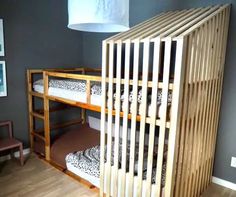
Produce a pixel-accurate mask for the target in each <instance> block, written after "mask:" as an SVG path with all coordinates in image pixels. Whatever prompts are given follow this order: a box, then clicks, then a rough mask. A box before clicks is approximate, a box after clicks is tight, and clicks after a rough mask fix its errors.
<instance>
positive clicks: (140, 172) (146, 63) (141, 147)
mask: <svg viewBox="0 0 236 197" xmlns="http://www.w3.org/2000/svg"><path fill="white" fill-rule="evenodd" d="M149 49H150V40H149V39H147V40H145V42H144V47H143V71H142V74H143V75H142V100H141V104H140V105H141V113H140V114H141V120H140V133H139V154H138V186H137V194H138V196H141V195H142V186H143V151H144V137H145V136H144V134H145V125H146V115H147V114H146V111H147V89H148V88H147V83H148V70H149Z"/></svg>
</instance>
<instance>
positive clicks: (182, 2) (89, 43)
mask: <svg viewBox="0 0 236 197" xmlns="http://www.w3.org/2000/svg"><path fill="white" fill-rule="evenodd" d="M223 3H232V13H231V22H230V30H229V39H228V49H227V57H226V66H225V76H224V86H223V97H222V105H221V112H220V123H219V130H218V138H217V148H216V155H215V165H214V172H213V175H214V176H216V177H219V178H221V179H224V180H228V181H231V182H233V183H236V169H235V168H232V167H230V161H231V157H232V156H235V157H236V143H235V140H236V132H235V128H236V104H235V100H236V88H235V87H234V85H235V84H236V77H235V76H236V67H235V64H236V56H235V54H236V37H235V35H236V1H235V0H211V1H210V0H191V1H190V0H178V1H176V0H166V1H165V0H149V1H145V0H130V25H131V26H133V25H135V24H137V23H139V22H141V21H144V20H145V19H147V18H150V17H152V16H154V15H156V14H158V13H160V12H161V11H165V10H173V9H180V8H181V9H183V8H191V7H202V6H208V5H215V4H223ZM111 35H112V34H101V33H100V34H96V33H83V62H84V64H85V65H89V66H95V67H99V66H100V64H101V54H102V52H101V42H102V40H103V39H105V38H107V37H109V36H111Z"/></svg>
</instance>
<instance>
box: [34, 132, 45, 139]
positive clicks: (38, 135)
mask: <svg viewBox="0 0 236 197" xmlns="http://www.w3.org/2000/svg"><path fill="white" fill-rule="evenodd" d="M31 135H33V136H35V137H37V138H39V139H41V140H43V141H45V137H44V136H42V135H40V134H39V133H36V132H31Z"/></svg>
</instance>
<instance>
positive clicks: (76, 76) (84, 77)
mask: <svg viewBox="0 0 236 197" xmlns="http://www.w3.org/2000/svg"><path fill="white" fill-rule="evenodd" d="M47 74H48V76H51V77H60V78H68V79H77V80H90V81H97V82H101V80H102V78H101V77H99V76H92V75H80V74H67V73H58V72H47ZM106 82H107V83H108V82H109V78H106ZM112 82H113V83H117V79H116V78H113V79H112ZM120 83H121V84H124V83H125V81H124V79H121V81H120ZM133 83H134V82H133V80H129V84H130V85H133ZM138 86H142V80H139V81H138ZM148 87H152V82H151V81H149V82H148ZM162 87H163V83H162V82H159V83H158V88H162ZM168 88H169V89H170V90H172V89H173V84H172V83H170V84H169V86H168Z"/></svg>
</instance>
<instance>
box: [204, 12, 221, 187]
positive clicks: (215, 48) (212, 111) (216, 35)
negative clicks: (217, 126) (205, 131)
mask: <svg viewBox="0 0 236 197" xmlns="http://www.w3.org/2000/svg"><path fill="white" fill-rule="evenodd" d="M219 16H220V15H219V14H218V15H216V17H215V18H216V24H215V28H214V43H213V45H212V47H213V58H212V59H213V62H212V65H213V70H212V72H211V84H212V87H211V94H212V99H211V100H212V102H211V106H210V114H211V116H210V120H209V127H210V131H211V132H210V135H209V153H208V154H209V162H208V166H207V177H206V182H207V185H206V186H208V184H209V183H210V182H211V174H210V166H211V165H210V163H211V159H212V153H211V152H212V144H213V135H214V132H215V130H214V125H213V124H214V122H213V120H214V119H213V118H214V116H215V114H216V110H215V108H214V105H215V102H216V97H217V95H216V94H215V92H216V83H215V82H216V79H217V76H216V72H217V62H216V60H217V52H218V47H219V46H218V43H219V31H218V32H217V29H218V28H219V25H220V23H219Z"/></svg>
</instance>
